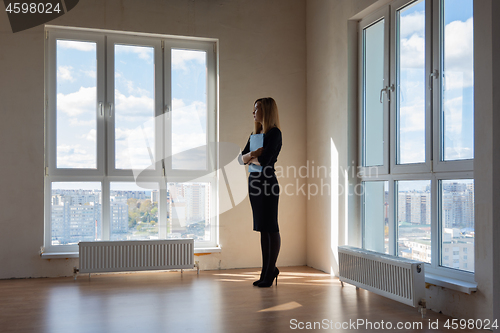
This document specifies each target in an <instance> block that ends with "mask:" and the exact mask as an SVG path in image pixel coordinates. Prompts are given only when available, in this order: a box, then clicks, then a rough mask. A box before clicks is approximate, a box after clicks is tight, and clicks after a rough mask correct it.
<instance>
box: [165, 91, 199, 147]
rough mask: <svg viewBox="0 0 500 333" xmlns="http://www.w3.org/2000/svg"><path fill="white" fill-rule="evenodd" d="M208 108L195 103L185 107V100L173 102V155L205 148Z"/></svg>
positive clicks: (174, 100)
mask: <svg viewBox="0 0 500 333" xmlns="http://www.w3.org/2000/svg"><path fill="white" fill-rule="evenodd" d="M206 114H207V107H206V104H205V103H202V102H198V101H195V102H193V103H191V104H189V105H185V103H184V101H183V100H180V99H175V98H174V99H173V101H172V153H173V154H177V153H179V152H182V151H185V150H188V149H192V148H196V147H199V146H203V145H205V144H206V143H207V140H206V133H207V130H206V119H207V115H206Z"/></svg>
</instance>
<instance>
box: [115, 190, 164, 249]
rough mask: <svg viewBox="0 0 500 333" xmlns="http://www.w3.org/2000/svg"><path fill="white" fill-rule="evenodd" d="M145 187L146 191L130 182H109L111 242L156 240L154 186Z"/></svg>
mask: <svg viewBox="0 0 500 333" xmlns="http://www.w3.org/2000/svg"><path fill="white" fill-rule="evenodd" d="M145 185H147V187H148V188H149V189H148V190H145V189H144V188H141V187H139V186H137V185H136V184H135V183H131V182H127V183H125V182H112V183H110V205H111V207H110V208H111V209H110V221H111V227H110V234H111V240H130V239H132V240H138V239H158V238H159V232H158V199H159V198H158V197H159V194H158V193H159V191H158V184H154V183H145ZM155 188H156V189H155ZM151 189H153V190H151Z"/></svg>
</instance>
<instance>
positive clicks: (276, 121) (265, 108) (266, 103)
mask: <svg viewBox="0 0 500 333" xmlns="http://www.w3.org/2000/svg"><path fill="white" fill-rule="evenodd" d="M259 102H260V105H261V109H262V124H261V123H259V122H257V121H256V122H255V124H254V134H258V133H260V132H263V133H267V132H268V131H269V130H270V129H271V128H273V127H278V128H279V129H281V128H280V118H279V115H278V105H276V101H275V100H274V99H273V98H272V97H264V98H259V99H258V100H256V101H255V103H253V105H254V106H255V104H257V103H259Z"/></svg>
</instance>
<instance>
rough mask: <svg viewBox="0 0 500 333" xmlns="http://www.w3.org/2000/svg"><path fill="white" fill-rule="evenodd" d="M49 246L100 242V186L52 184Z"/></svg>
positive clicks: (92, 184)
mask: <svg viewBox="0 0 500 333" xmlns="http://www.w3.org/2000/svg"><path fill="white" fill-rule="evenodd" d="M51 185H52V197H51V226H52V245H68V244H78V242H80V241H87V242H88V241H95V240H100V239H101V221H102V219H101V204H102V200H101V183H83V182H81V183H77V182H54V183H52V184H51Z"/></svg>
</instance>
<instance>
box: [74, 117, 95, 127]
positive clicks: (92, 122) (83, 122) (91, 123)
mask: <svg viewBox="0 0 500 333" xmlns="http://www.w3.org/2000/svg"><path fill="white" fill-rule="evenodd" d="M68 120H69V125H70V126H75V127H95V125H96V123H95V119H90V120H81V119H78V118H69V119H68Z"/></svg>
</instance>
